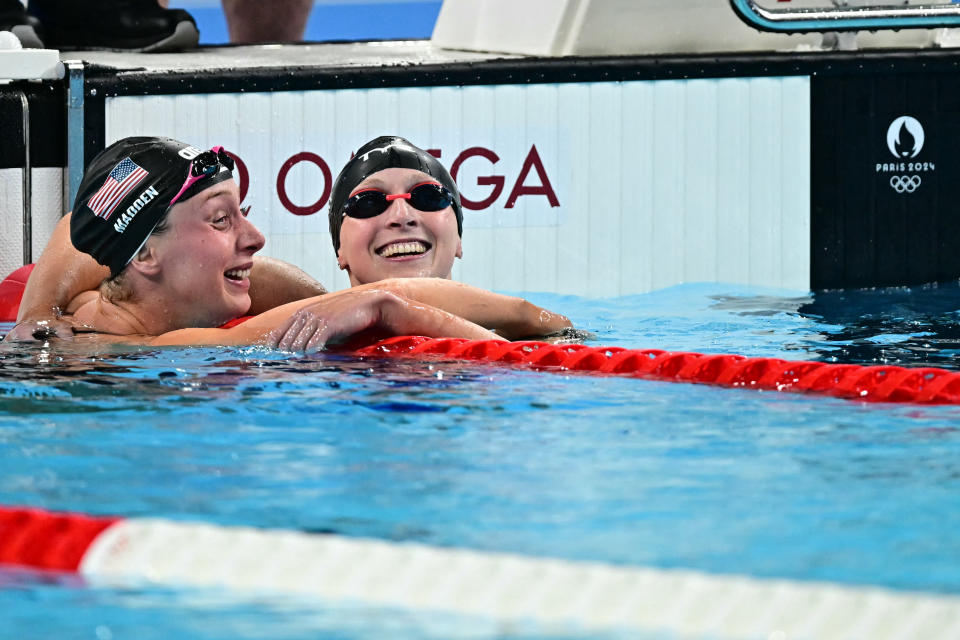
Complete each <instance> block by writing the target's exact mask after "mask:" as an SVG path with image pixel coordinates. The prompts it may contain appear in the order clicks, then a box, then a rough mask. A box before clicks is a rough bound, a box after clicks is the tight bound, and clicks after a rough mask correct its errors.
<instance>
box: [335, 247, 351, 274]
mask: <svg viewBox="0 0 960 640" xmlns="http://www.w3.org/2000/svg"><path fill="white" fill-rule="evenodd" d="M337 264H338V265H339V266H340V271H346V272H348V273H349V271H350V265H349V264H347V261H346V260H345V259H344V257H343V249H337Z"/></svg>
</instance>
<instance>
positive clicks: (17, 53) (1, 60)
mask: <svg viewBox="0 0 960 640" xmlns="http://www.w3.org/2000/svg"><path fill="white" fill-rule="evenodd" d="M62 77H63V65H62V64H60V52H59V51H57V50H56V49H2V50H0V82H5V81H8V80H57V79H60V78H62Z"/></svg>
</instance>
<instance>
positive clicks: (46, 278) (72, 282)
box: [7, 213, 110, 340]
mask: <svg viewBox="0 0 960 640" xmlns="http://www.w3.org/2000/svg"><path fill="white" fill-rule="evenodd" d="M108 275H110V270H109V269H107V268H106V267H103V266H101V265H99V264H97V261H96V260H94V259H93V258H91V257H90V256H89V255H87V254H85V253H81V252H80V251H77V250H76V249H75V248H74V247H73V244H72V243H71V242H70V214H69V213H68V214H67V215H65V216H63V217H62V218H60V221H59V222H58V223H57V226H56V227H55V228H54V230H53V234H52V235H51V236H50V241H49V242H47V246H46V247H45V248H44V250H43V253H42V254H41V255H40V258H39V259H38V260H37V263H36V266H35V267H34V269H33V272H32V273H31V274H30V278H29V280H27V286H26V287H25V289H24V292H23V299H22V300H21V301H20V310H19V312H18V314H17V325H16V327H14V328H13V330H11V332H10V334H9V335H8V336H7V339H9V340H31V339H46V338H49V337H52V336H53V335H56V336H58V337H61V338H71V337H73V331H72V325H71V323H69V322H67V321H66V320H64V319H62V318H61V316H62V312H63V310H65V309H66V308H67V305H68V304H69V303H70V301H71V300H73V299H74V297H76V296H77V295H78V294H80V293H82V292H84V291H90V290H92V289H96V288H97V287H98V286H99V285H100V282H101V281H102V280H103V279H104V278H105V277H106V276H108Z"/></svg>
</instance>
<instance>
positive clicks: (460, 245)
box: [453, 240, 463, 258]
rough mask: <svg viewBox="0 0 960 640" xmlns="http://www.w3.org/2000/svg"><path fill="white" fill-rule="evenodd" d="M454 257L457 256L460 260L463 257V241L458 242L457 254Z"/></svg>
mask: <svg viewBox="0 0 960 640" xmlns="http://www.w3.org/2000/svg"><path fill="white" fill-rule="evenodd" d="M453 255H455V256H457V257H458V258H462V257H463V240H457V252H456V253H455V254H453Z"/></svg>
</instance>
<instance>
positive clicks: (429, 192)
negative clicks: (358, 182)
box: [343, 182, 453, 218]
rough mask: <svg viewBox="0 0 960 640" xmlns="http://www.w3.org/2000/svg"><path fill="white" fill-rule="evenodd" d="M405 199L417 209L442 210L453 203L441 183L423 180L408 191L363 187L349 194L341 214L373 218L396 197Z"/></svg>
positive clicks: (449, 194)
mask: <svg viewBox="0 0 960 640" xmlns="http://www.w3.org/2000/svg"><path fill="white" fill-rule="evenodd" d="M400 198H402V199H404V200H406V201H407V202H408V203H409V204H410V206H411V207H413V208H414V209H417V210H419V211H442V210H443V209H446V208H447V207H449V206H450V205H452V204H453V194H452V193H450V191H449V190H448V189H447V188H446V187H444V186H443V185H442V184H437V183H436V182H423V183H421V184H418V185H415V186H414V187H413V188H412V189H410V192H409V193H394V194H390V195H388V194H386V193H384V192H383V191H380V190H379V189H363V190H361V191H358V192H356V193H355V194H353V195H352V196H350V197H349V198H348V199H347V201H346V202H345V203H344V205H343V215H345V216H350V217H351V218H375V217H376V216H378V215H380V214H381V213H383V212H384V211H386V210H387V207H389V206H390V203H391V202H393V201H394V200H397V199H400Z"/></svg>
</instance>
